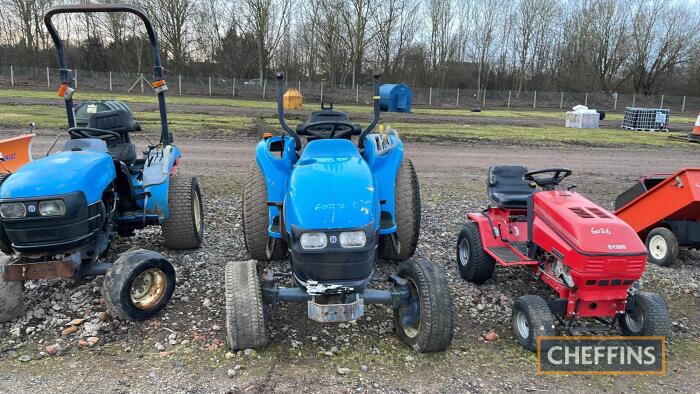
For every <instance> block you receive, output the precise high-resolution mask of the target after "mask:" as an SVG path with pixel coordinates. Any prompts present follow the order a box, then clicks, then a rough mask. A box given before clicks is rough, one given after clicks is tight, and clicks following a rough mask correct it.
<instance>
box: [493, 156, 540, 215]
mask: <svg viewBox="0 0 700 394" xmlns="http://www.w3.org/2000/svg"><path fill="white" fill-rule="evenodd" d="M527 171H528V170H527V168H525V167H523V166H492V167H490V168H489V175H488V180H487V185H486V191H487V193H488V195H489V199H491V201H493V203H494V204H496V205H497V206H498V207H500V208H509V209H526V208H527V199H528V197H530V195H532V193H533V192H534V191H535V188H534V187H533V186H532V185H530V182H528V181H526V180H524V179H523V175H525V173H526V172H527Z"/></svg>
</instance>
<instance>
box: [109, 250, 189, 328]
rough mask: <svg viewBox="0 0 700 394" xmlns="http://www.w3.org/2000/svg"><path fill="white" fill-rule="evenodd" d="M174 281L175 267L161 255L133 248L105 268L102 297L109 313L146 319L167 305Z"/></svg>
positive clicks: (126, 318) (128, 318) (127, 318)
mask: <svg viewBox="0 0 700 394" xmlns="http://www.w3.org/2000/svg"><path fill="white" fill-rule="evenodd" d="M175 281H176V278H175V268H173V266H172V264H170V262H169V261H168V260H167V259H166V258H165V257H164V256H163V255H161V254H160V253H156V252H152V251H150V250H143V249H141V250H135V251H131V252H126V253H124V254H122V255H121V256H119V258H118V259H117V261H115V262H114V263H113V264H112V266H111V267H110V268H109V269H108V270H107V273H106V274H105V278H104V282H103V283H102V296H103V297H104V299H105V304H106V306H107V310H108V311H109V312H110V314H111V315H113V316H117V317H120V318H122V319H125V320H146V319H149V318H151V317H153V316H154V315H156V314H157V313H158V312H160V311H161V310H162V309H163V308H165V306H166V305H167V304H168V302H169V301H170V297H172V295H173V292H174V291H175Z"/></svg>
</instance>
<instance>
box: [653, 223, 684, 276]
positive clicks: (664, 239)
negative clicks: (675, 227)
mask: <svg viewBox="0 0 700 394" xmlns="http://www.w3.org/2000/svg"><path fill="white" fill-rule="evenodd" d="M646 244H647V250H648V251H649V255H648V260H649V262H651V263H654V264H656V265H660V266H662V267H667V266H669V265H671V264H673V262H674V261H676V257H678V238H676V235H675V234H673V231H671V230H669V229H667V228H666V227H657V228H655V229H653V230H651V231H649V234H648V235H647V240H646Z"/></svg>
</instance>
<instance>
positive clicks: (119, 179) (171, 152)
mask: <svg viewBox="0 0 700 394" xmlns="http://www.w3.org/2000/svg"><path fill="white" fill-rule="evenodd" d="M95 12H128V13H131V14H134V15H136V16H137V17H139V18H140V19H141V20H142V21H143V22H144V24H145V26H146V31H147V32H148V36H149V38H150V42H151V52H152V54H153V65H154V78H155V82H153V84H152V85H153V87H154V89H155V91H156V93H157V94H158V103H159V106H160V116H161V127H162V131H161V137H160V143H159V144H158V145H156V146H150V147H149V148H148V151H147V152H144V157H142V158H138V157H137V154H136V147H135V145H134V144H133V143H132V142H131V139H130V137H129V135H130V133H132V132H135V131H140V130H141V126H140V125H139V123H138V122H136V121H135V120H134V119H133V118H132V116H131V114H130V113H129V112H128V110H127V109H125V108H119V109H115V110H109V111H102V112H97V111H94V113H92V114H91V115H90V117H89V120H88V124H87V126H79V127H77V126H76V124H75V114H74V108H73V99H72V97H73V91H74V89H73V77H72V75H71V71H70V70H69V69H68V67H67V64H66V59H65V54H64V50H63V43H62V41H61V38H60V37H59V36H58V32H57V31H56V29H55V27H54V25H53V23H52V21H51V19H52V17H53V16H55V15H59V14H66V13H95ZM44 22H45V24H46V27H47V29H48V31H49V33H50V35H51V38H52V39H53V41H54V44H55V45H56V48H57V50H58V60H59V66H60V69H59V72H60V77H61V79H62V85H61V89H60V91H59V95H60V96H62V97H63V99H64V100H65V107H66V110H67V113H68V134H69V135H70V139H69V140H68V141H67V142H66V143H65V145H64V146H63V149H62V151H61V152H59V153H56V154H52V155H50V156H46V157H44V158H41V159H38V160H35V161H33V162H30V163H28V164H26V165H24V166H23V167H21V168H20V169H19V170H17V171H16V172H15V173H13V174H9V176H3V177H2V178H1V179H0V181H1V184H0V250H2V252H4V253H5V254H6V255H7V256H5V257H3V258H2V259H1V260H0V268H1V270H2V278H1V279H0V322H1V321H7V320H10V319H12V318H14V317H15V316H17V315H19V314H20V313H22V310H23V290H24V286H23V284H22V282H23V281H25V280H31V279H44V278H53V277H63V278H70V277H84V276H93V275H103V274H104V275H105V280H104V289H103V295H104V297H105V300H106V303H107V307H108V309H109V310H110V312H111V313H112V314H113V315H116V316H119V317H122V318H130V319H146V318H148V317H150V316H153V315H154V314H156V313H157V312H159V311H160V310H161V309H163V307H165V305H166V304H167V303H168V301H169V300H170V297H171V295H172V293H173V290H174V289H175V270H174V269H173V267H172V265H171V264H170V262H169V261H168V260H167V259H166V258H165V257H163V256H162V255H160V254H158V253H155V252H151V251H146V250H136V251H130V252H127V253H124V254H122V255H121V256H120V257H119V258H118V259H117V260H116V261H114V262H112V263H110V262H106V261H104V260H103V256H104V255H105V253H106V251H107V249H108V248H109V245H110V243H111V242H112V241H113V240H114V238H115V236H117V235H119V236H131V235H133V233H134V230H136V229H140V228H143V227H145V226H148V225H160V226H161V228H162V230H163V236H164V238H165V245H166V246H168V247H169V248H171V249H193V248H198V247H199V246H200V244H201V242H202V235H203V229H204V222H203V214H202V213H203V212H202V196H201V192H200V190H199V186H198V184H197V180H196V179H195V178H193V177H189V176H184V175H181V174H178V164H179V161H180V156H181V154H180V150H179V149H178V148H177V147H176V146H175V145H173V144H172V135H171V134H170V133H169V132H168V121H167V116H166V110H165V92H166V91H167V85H166V84H165V80H164V69H163V67H162V66H161V63H160V55H159V50H158V41H157V38H156V34H155V31H154V30H153V27H152V25H151V22H150V21H149V19H148V18H147V17H146V15H145V14H144V12H143V11H142V10H140V9H138V8H134V7H131V6H127V5H98V4H81V5H66V6H58V7H54V8H52V9H51V10H49V11H48V13H47V14H46V16H45V17H44Z"/></svg>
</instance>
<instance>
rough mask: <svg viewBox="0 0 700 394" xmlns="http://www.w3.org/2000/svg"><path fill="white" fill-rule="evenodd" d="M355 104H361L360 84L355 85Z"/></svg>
mask: <svg viewBox="0 0 700 394" xmlns="http://www.w3.org/2000/svg"><path fill="white" fill-rule="evenodd" d="M355 104H360V84H359V83H358V84H355Z"/></svg>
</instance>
